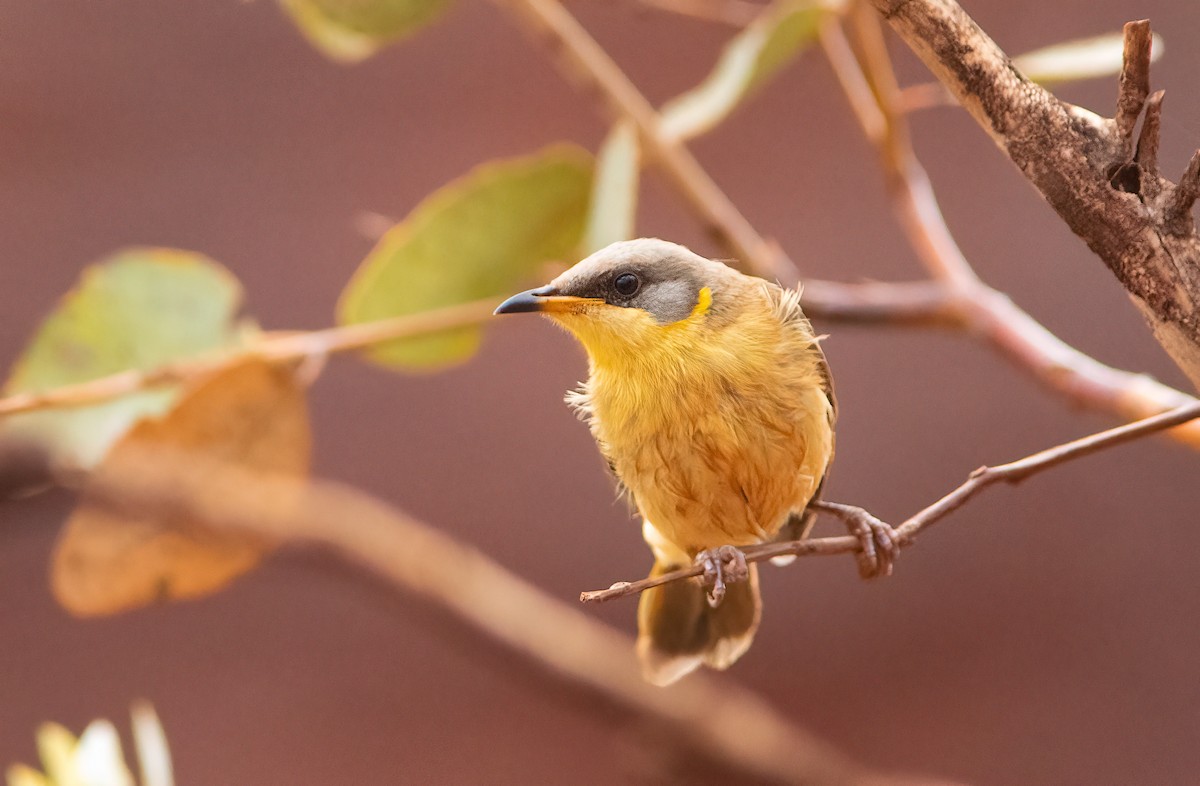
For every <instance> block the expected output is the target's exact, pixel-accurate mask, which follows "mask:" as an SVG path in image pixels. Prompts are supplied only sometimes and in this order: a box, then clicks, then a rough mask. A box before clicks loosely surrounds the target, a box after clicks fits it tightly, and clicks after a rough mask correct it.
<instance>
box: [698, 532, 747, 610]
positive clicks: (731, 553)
mask: <svg viewBox="0 0 1200 786" xmlns="http://www.w3.org/2000/svg"><path fill="white" fill-rule="evenodd" d="M695 562H696V564H697V565H699V566H701V567H702V568H704V574H703V575H702V576H701V579H700V580H701V583H702V584H703V586H704V587H706V588H707V589H708V605H709V606H712V607H713V608H714V609H715V608H716V607H717V606H720V605H721V601H723V600H724V599H725V589H726V586H727V585H728V584H732V583H734V582H738V581H745V580H746V579H747V578H749V576H750V566H749V565H747V564H746V555H745V554H743V553H742V550H741V549H739V548H737V547H735V546H718V547H717V548H715V549H705V550H704V551H701V552H700V553H699V554H697V555H696V560H695Z"/></svg>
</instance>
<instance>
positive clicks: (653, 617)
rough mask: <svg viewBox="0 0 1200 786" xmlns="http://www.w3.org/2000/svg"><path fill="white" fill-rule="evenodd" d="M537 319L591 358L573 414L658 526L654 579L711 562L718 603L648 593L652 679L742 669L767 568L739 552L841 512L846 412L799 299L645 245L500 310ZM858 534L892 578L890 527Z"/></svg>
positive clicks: (645, 608)
mask: <svg viewBox="0 0 1200 786" xmlns="http://www.w3.org/2000/svg"><path fill="white" fill-rule="evenodd" d="M521 312H538V313H542V314H544V315H546V316H547V317H549V318H550V319H552V320H553V321H554V322H556V323H558V324H559V325H561V326H562V327H564V328H566V329H567V330H568V331H570V332H571V333H572V334H573V335H574V336H575V337H576V338H577V339H578V340H579V341H580V343H582V344H583V346H584V349H586V350H587V355H588V359H589V365H590V371H591V373H590V376H589V377H588V380H587V382H586V383H584V385H583V386H582V388H581V389H580V390H578V391H575V392H572V393H569V394H568V396H567V401H568V403H569V404H571V406H573V407H575V408H576V409H577V410H578V411H579V412H580V413H581V414H582V415H583V416H584V418H585V419H586V421H587V422H588V424H589V426H590V427H591V430H592V434H593V436H594V437H595V438H596V443H597V444H598V445H599V447H600V451H601V453H602V454H603V455H604V457H605V458H606V459H607V460H608V463H609V466H611V467H612V470H613V472H614V473H616V475H617V477H618V479H619V480H620V482H621V484H622V485H623V486H624V488H625V489H626V490H627V491H628V494H629V495H630V497H631V499H632V500H633V502H634V504H635V505H636V506H637V509H638V511H639V513H640V514H641V515H642V518H643V525H642V534H643V537H644V538H645V540H646V542H647V543H648V544H649V545H650V549H651V550H652V551H653V552H654V568H653V570H652V573H651V575H659V574H662V573H665V572H667V571H671V570H675V569H677V568H680V567H685V566H688V565H690V564H692V563H693V562H699V563H701V564H703V565H704V567H705V573H706V575H705V580H706V581H705V583H706V584H707V585H708V586H710V587H712V593H711V594H710V595H709V597H708V598H706V597H705V594H706V593H705V583H702V582H700V581H697V580H687V581H676V582H671V583H668V584H664V585H661V586H659V587H656V588H653V589H650V590H647V591H646V592H644V593H642V596H641V601H640V605H639V607H638V627H639V637H638V655H639V656H640V658H641V661H642V668H643V672H644V674H645V676H646V678H647V679H648V680H650V681H651V682H654V683H657V684H664V685H665V684H667V683H670V682H673V681H675V680H677V679H679V678H680V677H682V676H683V675H684V674H687V673H688V672H690V671H692V670H693V669H695V668H696V667H697V666H699V665H700V664H701V663H705V664H707V665H709V666H712V667H714V668H717V669H724V668H726V667H728V666H729V665H730V664H732V663H733V662H734V661H736V660H737V659H738V658H739V657H740V656H741V655H742V654H743V653H744V652H745V651H746V650H747V648H749V646H750V642H751V641H752V640H753V638H754V633H755V630H756V629H757V628H758V623H759V619H760V616H761V602H760V598H759V591H758V572H757V569H756V566H755V565H754V564H750V565H747V564H746V561H745V557H744V555H743V554H742V553H741V551H740V550H739V549H738V548H737V547H739V546H748V545H751V544H755V543H763V542H767V541H771V540H776V539H780V538H786V539H798V538H801V537H804V536H805V535H806V534H807V532H808V530H809V529H810V527H811V526H812V523H813V520H814V518H815V512H814V508H815V507H816V506H817V505H822V506H824V505H826V504H827V503H818V502H816V500H817V498H818V495H819V494H820V491H821V485H822V483H823V482H824V479H825V473H826V471H827V470H828V468H829V462H830V460H831V459H832V458H833V443H834V437H833V426H834V419H835V416H836V412H837V408H836V405H835V403H834V398H833V387H832V384H831V380H830V376H829V368H828V366H827V365H826V362H825V355H824V353H823V352H822V351H821V348H820V346H819V345H818V339H817V336H815V335H814V334H813V331H812V328H811V326H810V325H809V322H808V319H807V318H805V316H804V313H803V312H802V311H801V310H800V294H799V292H796V291H794V290H787V289H783V288H781V287H779V286H776V285H774V284H771V283H768V282H766V281H763V280H761V279H757V278H752V277H750V276H746V275H743V274H742V273H739V272H737V271H736V270H733V269H732V268H730V267H727V266H726V265H724V264H722V263H720V262H716V261H713V260H710V259H705V258H703V257H701V256H698V255H696V254H694V253H692V252H691V251H689V250H688V249H686V248H684V247H683V246H680V245H676V244H674V243H668V242H666V241H663V240H656V239H641V240H630V241H625V242H620V243H614V244H612V245H610V246H608V247H607V248H605V249H602V250H600V251H598V252H596V253H595V254H592V255H591V256H590V257H588V258H587V259H585V260H583V261H582V262H580V263H579V264H577V265H575V266H574V267H573V268H571V269H570V270H568V271H567V272H565V273H563V274H562V275H561V276H559V277H558V278H556V279H555V280H554V281H552V282H551V283H550V284H549V285H548V286H544V287H541V288H539V289H532V290H529V291H528V292H522V293H521V294H519V295H515V296H514V297H512V298H509V299H508V300H507V301H505V302H504V303H503V304H502V305H501V306H500V307H499V308H498V309H496V313H497V314H512V313H521ZM828 509H830V511H831V512H833V513H839V514H844V513H845V512H846V510H848V508H846V507H845V506H835V505H829V506H828ZM842 517H843V518H847V517H846V516H845V515H843V516H842ZM864 522H865V523H864ZM852 529H853V530H854V531H855V532H856V534H858V535H859V536H860V538H861V539H862V540H863V551H864V553H866V552H870V553H871V554H872V555H874V554H875V553H876V552H880V553H881V557H882V558H881V559H880V560H879V561H878V562H877V563H876V565H879V564H881V563H886V562H888V561H890V558H891V556H892V553H891V551H892V549H893V548H894V543H892V542H891V541H889V539H888V528H887V525H884V524H882V522H878V521H877V520H874V519H870V518H869V517H866V518H865V519H864V518H863V517H858V518H856V519H855V521H854V523H853V524H852ZM727 582H728V583H727Z"/></svg>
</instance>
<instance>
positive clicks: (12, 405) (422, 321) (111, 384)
mask: <svg viewBox="0 0 1200 786" xmlns="http://www.w3.org/2000/svg"><path fill="white" fill-rule="evenodd" d="M499 302H500V301H499V300H497V299H494V298H489V299H487V300H477V301H474V302H471V303H463V304H460V305H456V306H448V307H446V308H440V309H436V310H434V311H426V312H423V313H420V314H413V315H411V316H402V317H393V318H391V319H381V320H379V321H376V322H364V323H362V324H359V325H342V326H339V327H332V328H327V329H325V330H316V331H312V332H298V333H286V334H280V335H275V336H272V337H267V338H264V339H262V340H260V341H258V342H257V343H255V344H252V345H250V346H248V347H244V348H239V349H235V350H230V351H226V352H220V353H215V354H212V355H205V356H202V357H198V358H194V359H191V360H184V361H180V362H178V363H169V364H167V365H165V366H160V367H159V368H155V369H148V370H145V371H142V370H137V369H131V370H129V371H122V372H120V373H118V374H113V375H111V376H107V377H100V378H98V379H93V380H90V381H88V382H81V383H79V384H78V385H66V386H63V387H60V388H55V389H53V390H47V391H40V392H34V393H18V394H15V395H12V396H9V397H7V398H3V399H0V417H4V416H5V415H15V414H17V413H20V412H30V411H32V410H37V409H52V408H56V407H78V406H83V405H85V404H95V403H96V402H98V401H106V400H108V399H112V398H117V397H119V396H125V395H128V394H130V393H134V392H137V391H139V390H146V389H149V388H154V387H160V386H162V385H170V384H175V383H178V382H182V381H184V380H187V379H192V378H194V377H197V376H202V375H205V374H211V373H212V372H214V371H216V370H218V369H221V368H224V367H225V366H228V365H231V364H233V363H236V362H238V361H239V360H242V359H244V358H246V357H251V356H255V355H257V356H259V357H264V358H267V359H268V360H276V361H287V360H296V359H300V358H307V357H321V356H324V355H328V354H331V353H334V352H347V351H350V350H354V349H362V348H363V347H369V346H373V345H375V344H381V343H384V342H386V341H392V340H395V339H398V338H410V337H412V336H420V335H425V334H427V333H434V332H437V331H439V330H446V329H448V328H454V327H462V326H464V325H474V324H478V323H480V322H482V321H483V320H485V319H488V318H489V317H491V315H492V311H494V310H495V308H496V306H497V305H498V304H499Z"/></svg>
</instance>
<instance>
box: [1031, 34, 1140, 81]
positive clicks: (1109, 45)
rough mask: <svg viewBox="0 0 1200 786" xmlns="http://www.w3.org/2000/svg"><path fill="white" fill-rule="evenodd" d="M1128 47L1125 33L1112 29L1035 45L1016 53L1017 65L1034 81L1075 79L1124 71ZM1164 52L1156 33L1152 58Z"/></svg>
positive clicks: (1091, 77)
mask: <svg viewBox="0 0 1200 786" xmlns="http://www.w3.org/2000/svg"><path fill="white" fill-rule="evenodd" d="M1124 50H1125V38H1124V36H1123V35H1122V34H1121V33H1109V34H1108V35H1100V36H1096V37H1094V38H1081V39H1079V40H1078V41H1067V42H1065V43H1061V44H1055V45H1054V46H1048V47H1045V48H1044V49H1035V50H1034V51H1032V52H1027V53H1025V54H1023V55H1020V56H1018V57H1014V58H1013V65H1015V66H1016V67H1017V68H1018V69H1020V71H1021V73H1023V74H1024V75H1025V76H1027V77H1029V78H1030V79H1032V80H1033V81H1034V82H1040V83H1042V84H1055V83H1061V82H1074V81H1077V80H1080V79H1095V78H1096V77H1102V76H1113V75H1115V74H1119V73H1121V65H1122V63H1123V62H1124ZM1162 54H1163V40H1162V38H1161V37H1160V36H1159V35H1158V34H1155V35H1154V36H1153V38H1152V39H1151V47H1150V59H1151V61H1155V60H1158V59H1159V58H1160V57H1162Z"/></svg>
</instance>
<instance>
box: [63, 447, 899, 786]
mask: <svg viewBox="0 0 1200 786" xmlns="http://www.w3.org/2000/svg"><path fill="white" fill-rule="evenodd" d="M86 494H87V499H88V500H89V501H91V502H94V503H96V504H102V505H105V506H107V507H109V508H111V509H112V510H114V511H117V512H122V513H134V512H136V513H138V514H141V516H143V517H144V516H146V515H147V514H149V515H151V516H153V517H154V518H156V519H159V520H164V519H165V520H166V521H175V520H177V521H181V522H182V521H188V522H195V523H198V524H204V525H207V526H209V527H211V528H214V529H217V530H222V531H231V530H232V531H238V532H243V533H250V534H253V535H255V536H257V537H259V538H262V539H263V540H266V541H268V542H278V543H290V544H295V545H310V546H318V547H324V548H327V549H330V550H332V551H333V552H334V553H335V554H337V555H338V556H340V557H342V558H344V559H346V560H348V561H349V562H351V563H353V564H354V565H357V566H359V567H362V568H365V569H366V570H368V571H370V572H372V573H374V574H377V575H378V576H380V577H382V578H383V579H385V580H387V581H388V582H390V583H391V584H392V585H394V586H395V587H396V588H398V589H401V590H404V591H406V592H410V593H415V594H417V595H420V596H423V597H424V598H426V599H428V600H429V601H431V602H433V603H434V604H436V605H437V606H439V607H440V608H441V609H443V610H444V611H446V612H448V613H449V614H450V615H451V616H452V617H454V618H457V619H458V620H461V621H462V622H464V623H466V624H467V625H468V626H469V628H470V629H472V630H474V631H475V632H477V633H478V634H479V635H480V638H481V639H482V641H484V642H485V643H490V644H492V645H496V644H498V645H500V646H501V647H502V648H504V649H506V650H507V651H508V652H511V653H513V654H515V655H517V656H518V657H519V658H521V659H522V660H523V661H525V662H527V663H529V664H531V665H532V666H534V667H535V668H536V669H537V673H538V674H539V675H540V682H541V683H542V685H541V691H540V695H543V696H547V697H549V698H552V699H577V697H576V696H575V693H577V692H579V691H582V692H583V693H584V694H585V695H587V697H588V699H589V700H588V701H587V702H586V703H585V704H584V705H583V706H587V707H589V708H594V711H596V713H597V716H598V717H599V718H601V719H602V720H604V721H606V722H608V723H612V724H616V725H620V726H622V727H623V728H629V727H630V724H640V725H639V726H638V727H639V728H641V727H642V726H644V728H645V729H647V730H651V729H652V730H653V733H647V734H645V735H640V736H639V739H643V740H644V741H645V742H646V744H648V745H650V746H651V747H652V748H653V749H654V752H656V753H658V754H662V753H664V752H667V751H669V752H671V753H672V754H674V755H673V756H670V757H667V758H668V760H669V761H672V762H674V763H675V764H676V765H677V766H682V767H685V768H687V771H688V772H689V773H691V775H692V776H695V775H696V773H697V772H703V771H705V770H706V769H707V770H708V772H709V773H710V774H711V772H712V770H713V769H714V768H715V769H716V770H717V771H718V772H721V773H723V774H726V777H727V778H728V779H729V781H730V782H743V783H744V782H753V783H758V782H771V783H793V784H859V783H865V782H867V781H868V778H869V773H868V772H867V771H866V770H865V769H863V768H862V767H860V766H859V765H857V764H855V763H853V762H851V761H850V760H848V759H847V758H846V757H845V756H843V755H842V754H841V753H840V752H838V751H837V750H835V749H834V748H832V747H831V746H830V745H829V744H827V743H825V742H824V741H822V740H819V739H817V738H815V737H814V736H812V735H811V734H809V733H808V732H806V731H804V730H802V729H800V728H798V727H796V726H795V725H793V724H792V723H791V722H789V721H788V720H786V719H785V718H784V717H783V716H782V715H780V714H779V713H778V712H777V711H776V710H774V709H772V708H771V707H770V706H769V705H768V704H766V703H765V702H763V701H762V700H761V699H759V698H758V697H757V696H755V695H754V694H753V693H751V692H750V691H748V690H746V689H745V688H742V687H741V686H739V685H738V684H736V683H734V682H732V681H730V680H728V679H724V678H721V677H719V676H716V675H711V674H698V675H694V676H693V677H692V678H690V679H688V680H686V681H685V682H683V683H680V684H679V685H676V686H673V687H672V688H670V689H665V690H664V689H661V688H656V687H653V686H651V685H648V684H647V683H645V682H644V681H643V680H642V677H641V672H640V669H639V667H638V665H637V662H636V659H635V657H634V654H633V653H634V646H633V642H632V641H631V640H630V639H629V637H628V636H625V635H624V634H621V633H619V632H617V631H615V630H613V629H612V628H610V627H608V626H606V625H604V624H602V623H599V622H597V621H595V620H593V619H590V618H588V617H587V616H586V615H584V614H582V613H581V612H580V611H579V610H578V609H576V608H574V607H572V606H569V605H567V604H565V603H563V602H562V601H560V600H557V599H555V598H552V597H550V596H549V595H547V594H546V593H545V592H543V591H542V590H540V589H538V588H537V587H535V586H533V585H532V584H530V583H529V582H528V581H526V580H524V579H522V578H521V577H519V576H517V575H515V574H513V573H512V572H510V571H508V570H506V569H505V568H503V567H501V566H500V565H499V564H497V563H496V562H494V561H493V560H491V559H490V558H489V557H487V556H486V555H484V554H483V553H481V552H479V551H478V550H476V549H474V548H471V547H470V546H467V545H464V544H462V543H459V542H458V541H456V540H454V539H453V538H451V537H450V536H449V535H446V534H445V533H444V532H442V531H440V530H438V529H435V528H433V527H431V526H429V525H427V524H423V523H421V522H419V521H416V520H414V519H412V518H411V517H409V516H407V515H405V514H403V513H401V512H400V511H398V510H395V509H394V508H391V507H389V506H387V505H385V504H384V503H382V502H380V501H379V500H376V499H374V498H372V497H370V496H368V495H366V494H364V493H362V492H359V491H356V490H353V489H351V488H348V487H346V486H342V485H339V484H335V483H330V482H321V481H314V482H312V483H308V484H305V483H301V482H298V481H296V480H295V479H292V478H285V477H282V476H278V475H271V474H269V473H268V474H264V473H261V472H253V471H249V470H246V469H242V468H239V467H236V466H233V465H231V464H228V463H222V462H213V461H211V460H209V459H206V458H204V457H202V456H199V455H195V454H181V453H174V452H169V451H164V450H156V449H146V450H143V451H141V452H138V451H136V450H134V451H128V452H126V453H124V454H123V455H122V461H121V462H114V463H113V464H112V465H111V466H110V465H102V466H101V467H100V468H99V469H97V470H96V471H95V473H94V474H93V475H92V476H91V477H90V478H89V479H88V482H87V486H86ZM193 526H194V525H193ZM483 650H484V651H485V652H487V651H488V648H486V647H485V648H483ZM506 657H511V656H506ZM563 687H570V688H571V689H572V692H567V691H564V690H563V689H562V688H563ZM556 688H557V690H556ZM572 704H573V706H576V707H578V706H581V705H580V702H578V701H577V700H575V701H573V702H572ZM613 709H615V712H613ZM727 771H728V772H727ZM684 779H685V780H686V778H684ZM875 782H878V781H875Z"/></svg>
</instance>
